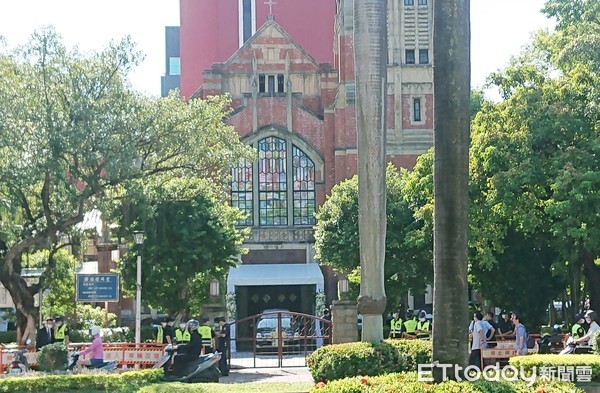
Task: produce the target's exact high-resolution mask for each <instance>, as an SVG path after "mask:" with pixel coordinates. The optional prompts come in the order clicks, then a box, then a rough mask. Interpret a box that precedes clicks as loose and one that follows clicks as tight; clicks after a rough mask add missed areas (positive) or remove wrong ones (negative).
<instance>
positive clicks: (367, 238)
mask: <svg viewBox="0 0 600 393" xmlns="http://www.w3.org/2000/svg"><path fill="white" fill-rule="evenodd" d="M386 9H387V1H385V0H355V1H354V64H355V67H356V127H357V133H358V204H359V216H358V223H359V238H360V265H361V282H360V296H359V298H358V310H359V311H360V312H361V313H362V315H363V330H362V341H369V342H380V341H381V340H383V318H382V314H383V312H384V311H385V306H386V297H385V289H384V276H383V267H384V263H385V230H386V206H385V199H386V198H385V194H386V192H385V129H386V125H385V108H386V105H385V95H386V84H387V70H386V50H387V44H386V42H387V32H386V29H387V20H386V18H387V15H386Z"/></svg>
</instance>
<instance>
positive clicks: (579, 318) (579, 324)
mask: <svg viewBox="0 0 600 393" xmlns="http://www.w3.org/2000/svg"><path fill="white" fill-rule="evenodd" d="M584 323H585V316H584V315H583V314H578V315H576V316H575V323H574V324H573V327H571V337H573V339H575V340H578V339H580V338H581V337H583V336H585V329H584V327H583V324H584Z"/></svg>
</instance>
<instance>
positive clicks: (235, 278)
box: [227, 263, 324, 292]
mask: <svg viewBox="0 0 600 393" xmlns="http://www.w3.org/2000/svg"><path fill="white" fill-rule="evenodd" d="M311 284H313V285H316V290H317V291H323V290H324V285H323V273H322V272H321V268H320V267H319V265H318V264H317V263H294V264H262V265H240V266H238V267H232V268H230V269H229V276H228V277H227V292H235V287H236V286H258V285H311Z"/></svg>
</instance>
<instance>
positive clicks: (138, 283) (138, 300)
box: [133, 231, 144, 344]
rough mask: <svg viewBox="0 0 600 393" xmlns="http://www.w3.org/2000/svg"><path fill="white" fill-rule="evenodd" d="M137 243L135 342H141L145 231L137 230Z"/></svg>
mask: <svg viewBox="0 0 600 393" xmlns="http://www.w3.org/2000/svg"><path fill="white" fill-rule="evenodd" d="M133 235H134V237H135V244H136V245H137V276H136V280H135V287H136V289H135V342H136V344H139V343H140V341H141V332H142V245H143V244H144V232H143V231H135V232H134V233H133Z"/></svg>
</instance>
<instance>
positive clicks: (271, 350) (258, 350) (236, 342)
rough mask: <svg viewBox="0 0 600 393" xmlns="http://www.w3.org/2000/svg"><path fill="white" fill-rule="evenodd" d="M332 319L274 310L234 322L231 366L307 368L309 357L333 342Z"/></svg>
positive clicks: (232, 325)
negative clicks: (307, 358)
mask: <svg viewBox="0 0 600 393" xmlns="http://www.w3.org/2000/svg"><path fill="white" fill-rule="evenodd" d="M331 331H332V329H331V321H330V320H327V319H323V318H319V317H317V316H314V315H308V314H301V313H296V312H291V311H270V312H265V313H262V314H257V315H252V316H249V317H246V318H242V319H238V320H237V321H235V322H233V323H231V345H230V367H232V368H236V367H246V368H247V367H304V366H306V357H307V356H308V355H310V354H311V353H312V352H313V351H315V350H316V349H317V348H319V347H321V346H323V345H328V344H330V343H331Z"/></svg>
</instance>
